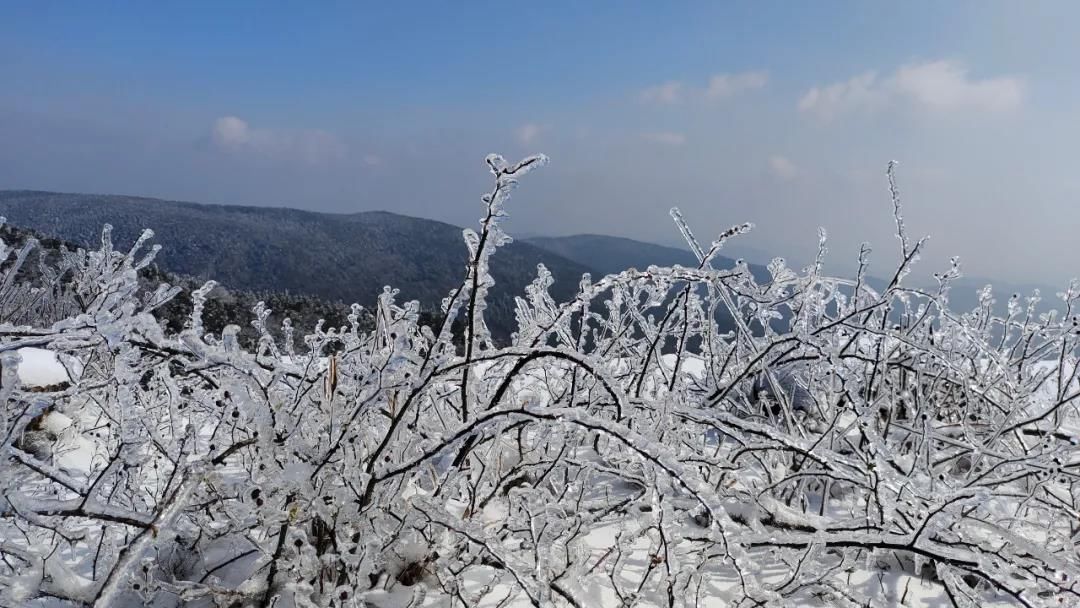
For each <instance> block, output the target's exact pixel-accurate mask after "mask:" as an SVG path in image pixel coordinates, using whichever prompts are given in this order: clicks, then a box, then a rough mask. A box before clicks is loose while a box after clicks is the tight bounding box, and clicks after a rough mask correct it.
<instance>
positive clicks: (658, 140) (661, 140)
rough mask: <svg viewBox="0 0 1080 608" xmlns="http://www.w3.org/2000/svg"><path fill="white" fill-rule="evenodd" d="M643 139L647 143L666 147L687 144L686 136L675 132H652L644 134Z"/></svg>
mask: <svg viewBox="0 0 1080 608" xmlns="http://www.w3.org/2000/svg"><path fill="white" fill-rule="evenodd" d="M641 137H642V138H644V139H645V140H646V141H651V142H653V143H655V144H663V145H665V146H681V145H683V144H685V143H686V136H685V135H683V134H682V133H675V132H673V131H651V132H648V133H642V134H641Z"/></svg>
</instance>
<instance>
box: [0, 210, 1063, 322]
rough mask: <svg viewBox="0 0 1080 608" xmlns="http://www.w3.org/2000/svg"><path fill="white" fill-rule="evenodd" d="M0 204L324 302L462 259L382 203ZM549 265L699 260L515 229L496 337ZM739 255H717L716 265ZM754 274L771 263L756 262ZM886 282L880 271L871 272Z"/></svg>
mask: <svg viewBox="0 0 1080 608" xmlns="http://www.w3.org/2000/svg"><path fill="white" fill-rule="evenodd" d="M0 215H3V216H5V217H7V218H8V221H9V222H10V223H11V224H14V225H15V226H23V227H26V228H29V229H32V230H35V231H37V232H40V233H42V234H46V235H49V236H53V237H56V238H59V239H63V240H66V241H70V242H74V243H76V244H79V245H83V246H96V245H97V243H98V242H99V240H100V237H101V227H102V225H103V224H105V223H109V224H112V225H113V227H114V241H115V242H116V244H117V246H118V247H123V246H127V245H128V244H130V243H131V242H132V241H134V239H135V238H136V237H137V236H138V234H139V233H140V232H141V231H142V230H143V229H144V228H152V229H153V230H154V231H155V233H156V235H157V237H156V238H155V242H158V243H161V244H162V245H163V246H164V248H163V250H162V251H161V253H160V254H159V256H158V263H159V265H160V266H161V267H162V268H163V269H164V270H167V271H170V272H174V273H177V274H181V275H185V276H189V277H193V278H198V279H208V278H212V279H215V280H217V281H219V282H220V283H222V284H223V285H224V286H225V287H227V288H230V289H236V290H246V291H250V292H288V293H294V294H298V295H305V296H314V297H317V298H320V299H322V300H325V301H326V302H328V303H329V302H359V303H360V304H363V305H365V306H370V305H372V304H373V303H374V301H375V298H376V297H377V295H378V293H379V292H381V291H382V288H383V286H386V285H389V286H391V287H394V288H398V289H400V291H401V293H400V296H399V300H400V301H404V300H414V299H415V300H419V301H420V302H421V304H422V305H423V306H424V307H425V309H426V310H428V311H436V310H438V306H439V303H440V301H441V299H442V298H443V297H445V296H446V295H447V294H448V293H449V291H450V290H451V289H453V288H454V287H456V286H457V285H458V284H459V283H460V281H461V279H462V278H463V276H464V271H465V265H466V262H467V256H466V250H465V245H464V242H463V240H462V236H461V231H462V228H460V227H457V226H453V225H451V224H446V223H443V222H438V221H435V220H428V219H422V218H416V217H409V216H404V215H399V214H396V213H392V212H387V211H365V212H360V213H354V214H331V213H319V212H314V211H303V210H299V209H291V208H283V207H253V206H231V205H220V204H202V203H193V202H183V201H166V200H161V199H153V198H145V197H134V196H121V195H97V194H62V193H54V192H41V191H30V190H7V191H3V190H0ZM538 263H543V264H545V265H546V266H547V267H548V269H549V270H551V272H552V274H553V276H554V277H555V279H556V282H555V284H554V285H553V287H552V295H553V296H554V297H555V298H556V300H559V301H565V300H568V299H570V298H572V297H573V296H574V294H575V293H576V291H577V287H578V282H579V279H580V277H581V275H582V274H583V273H585V272H589V273H591V274H592V275H593V278H594V279H596V278H599V277H600V276H603V275H606V274H611V273H616V272H620V271H622V270H625V269H627V268H631V267H636V268H639V269H644V268H647V267H648V266H650V265H656V266H673V265H681V266H687V267H692V266H696V265H697V259H696V258H695V257H694V255H693V254H692V253H690V251H689V250H688V249H678V248H675V247H668V246H664V245H658V244H654V243H647V242H643V241H637V240H634V239H629V238H623V237H616V236H609V235H601V234H578V235H572V236H561V237H550V236H532V237H528V238H524V239H517V240H515V242H513V243H510V244H509V245H507V246H505V247H503V248H502V249H501V250H500V251H499V252H498V253H497V254H496V255H495V256H494V257H493V258H492V271H493V274H494V276H495V279H496V286H495V289H494V290H493V293H492V297H491V298H490V301H489V307H488V320H489V324H490V325H491V326H492V330H493V331H495V332H496V333H497V334H499V335H501V336H502V337H506V336H508V335H509V333H510V332H511V331H513V329H514V328H515V319H514V297H515V296H517V295H520V294H521V293H522V290H523V288H524V286H525V285H526V284H528V283H529V282H530V281H532V280H533V278H535V276H536V265H537V264H538ZM733 265H734V260H733V259H731V258H730V257H726V256H723V255H720V256H717V257H716V259H715V260H714V266H716V267H718V268H730V267H732V266H733ZM750 269H751V271H752V272H753V273H754V275H755V276H756V277H758V279H759V280H762V281H765V280H768V277H769V273H768V270H767V269H766V268H765V267H764V266H761V265H757V264H751V265H750ZM987 282H988V280H987V279H981V278H963V279H961V280H959V281H957V282H956V284H955V285H954V288H953V290H952V297H951V300H952V304H953V308H954V310H956V311H960V312H963V311H968V310H971V309H972V308H973V307H975V306H976V305H977V302H978V298H977V291H978V288H981V287H982V286H983V285H985V284H986V283H987ZM868 283H869V284H870V285H871V286H873V287H875V288H878V289H880V288H883V287H884V285H885V282H884V281H882V280H880V279H877V278H874V277H869V278H868ZM994 284H995V285H996V286H997V289H996V290H995V298H996V300H997V305H996V306H995V309H996V310H997V311H998V312H999V313H1000V312H1002V311H1003V310H1004V309H1005V303H1006V301H1007V300H1008V298H1009V295H1011V293H1012V292H1014V291H1015V292H1019V293H1022V294H1023V295H1029V294H1030V291H1031V289H1033V288H1034V287H1036V286H1031V285H1025V286H1020V285H1013V284H1009V283H1007V282H1004V281H995V282H994ZM1057 291H1060V289H1053V288H1046V287H1043V288H1042V295H1043V304H1044V305H1043V306H1042V307H1040V308H1042V309H1045V308H1046V307H1047V306H1059V305H1060V301H1056V298H1055V297H1054V295H1055V294H1056V293H1057Z"/></svg>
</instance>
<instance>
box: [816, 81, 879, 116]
mask: <svg viewBox="0 0 1080 608" xmlns="http://www.w3.org/2000/svg"><path fill="white" fill-rule="evenodd" d="M885 97H886V96H885V95H884V94H883V92H882V91H881V89H880V87H878V85H877V73H875V72H866V73H864V74H860V75H858V76H855V77H854V78H852V79H851V80H848V81H846V82H838V83H835V84H831V85H829V86H827V87H814V88H812V89H810V90H809V91H807V92H806V94H805V95H803V96H802V99H800V100H799V111H801V112H807V113H813V114H816V115H818V117H819V118H823V119H831V118H834V117H835V116H836V115H838V114H842V113H845V112H850V111H852V110H858V109H867V108H875V107H877V106H878V105H880V104H881V103H882V102H883V101H884V100H885Z"/></svg>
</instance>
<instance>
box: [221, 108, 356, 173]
mask: <svg viewBox="0 0 1080 608" xmlns="http://www.w3.org/2000/svg"><path fill="white" fill-rule="evenodd" d="M211 139H212V140H213V142H214V143H215V144H216V145H217V146H218V147H220V148H222V149H224V150H228V151H230V152H233V153H236V154H241V155H246V156H254V157H259V158H267V159H273V160H280V161H293V162H296V161H299V162H302V163H306V164H309V165H321V164H326V163H329V162H333V161H339V160H342V159H344V158H345V156H346V155H347V153H348V149H347V147H346V146H345V144H344V143H343V142H342V141H341V140H339V139H338V138H337V137H336V136H335V135H333V134H332V133H327V132H326V131H321V130H318V129H304V130H297V131H276V130H272V129H258V128H254V127H252V126H251V125H249V124H248V123H247V122H246V121H245V120H243V119H241V118H237V117H236V116H224V117H222V118H219V119H217V120H216V121H215V122H214V127H213V129H212V132H211Z"/></svg>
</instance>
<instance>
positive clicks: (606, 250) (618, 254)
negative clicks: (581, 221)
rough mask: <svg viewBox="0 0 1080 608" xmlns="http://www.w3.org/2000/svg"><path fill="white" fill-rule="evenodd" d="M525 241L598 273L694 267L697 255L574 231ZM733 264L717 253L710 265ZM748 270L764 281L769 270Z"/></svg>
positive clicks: (730, 259) (722, 265)
mask: <svg viewBox="0 0 1080 608" xmlns="http://www.w3.org/2000/svg"><path fill="white" fill-rule="evenodd" d="M524 240H525V242H527V243H530V244H532V245H536V246H537V247H541V248H543V249H547V250H548V251H552V252H554V253H557V254H559V255H560V256H562V257H565V258H568V259H570V260H573V261H575V262H578V263H579V264H584V265H586V266H591V267H592V268H594V269H595V270H596V271H597V272H599V274H600V275H605V274H612V273H616V272H621V271H623V270H626V269H627V268H638V269H645V268H648V267H649V266H676V265H678V266H684V267H688V268H694V267H696V266H697V265H698V259H697V257H695V256H694V254H693V253H691V252H690V251H689V249H676V248H674V247H668V246H666V245H657V244H655V243H646V242H644V241H637V240H634V239H628V238H625V237H620V236H609V235H605V234H575V235H571V236H540V237H531V238H527V239H524ZM734 265H735V260H734V259H732V258H729V257H727V256H723V255H717V256H715V257H714V258H713V266H714V267H716V268H731V267H733V266H734ZM750 270H751V272H753V274H754V276H755V277H757V278H758V279H759V280H765V279H767V277H768V276H769V271H768V270H767V269H766V268H765V267H764V266H760V265H758V264H750ZM594 278H595V277H594Z"/></svg>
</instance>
